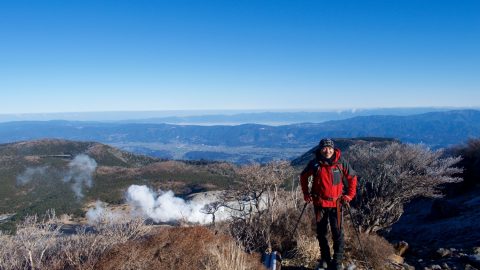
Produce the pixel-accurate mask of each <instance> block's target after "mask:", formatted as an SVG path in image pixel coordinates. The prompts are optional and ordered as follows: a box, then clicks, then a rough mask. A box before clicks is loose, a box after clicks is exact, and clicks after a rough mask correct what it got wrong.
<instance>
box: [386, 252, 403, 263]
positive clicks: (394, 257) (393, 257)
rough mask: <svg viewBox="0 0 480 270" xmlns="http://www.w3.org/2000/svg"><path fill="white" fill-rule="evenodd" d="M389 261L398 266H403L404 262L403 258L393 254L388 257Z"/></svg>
mask: <svg viewBox="0 0 480 270" xmlns="http://www.w3.org/2000/svg"><path fill="white" fill-rule="evenodd" d="M388 260H389V261H391V262H393V263H396V264H403V262H404V259H403V257H402V256H399V255H396V254H391V255H390V256H388Z"/></svg>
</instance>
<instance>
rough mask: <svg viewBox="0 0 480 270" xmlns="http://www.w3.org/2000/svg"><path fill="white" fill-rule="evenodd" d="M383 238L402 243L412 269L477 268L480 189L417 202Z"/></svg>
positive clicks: (479, 232) (479, 241) (408, 207)
mask: <svg viewBox="0 0 480 270" xmlns="http://www.w3.org/2000/svg"><path fill="white" fill-rule="evenodd" d="M386 237H387V238H388V239H389V240H390V241H392V242H399V241H405V242H406V243H408V245H409V247H408V248H407V249H406V251H405V254H404V256H405V259H406V262H407V263H408V264H410V265H412V266H414V267H415V269H480V187H475V188H471V189H469V191H468V192H465V193H462V194H459V195H455V196H450V197H447V198H441V199H435V200H431V199H425V198H423V199H417V200H415V201H413V202H412V203H410V204H409V205H407V207H406V208H405V213H404V215H403V216H402V218H401V219H400V220H399V221H398V222H397V223H396V224H395V225H394V226H393V227H392V229H391V231H390V232H389V233H388V234H387V235H386Z"/></svg>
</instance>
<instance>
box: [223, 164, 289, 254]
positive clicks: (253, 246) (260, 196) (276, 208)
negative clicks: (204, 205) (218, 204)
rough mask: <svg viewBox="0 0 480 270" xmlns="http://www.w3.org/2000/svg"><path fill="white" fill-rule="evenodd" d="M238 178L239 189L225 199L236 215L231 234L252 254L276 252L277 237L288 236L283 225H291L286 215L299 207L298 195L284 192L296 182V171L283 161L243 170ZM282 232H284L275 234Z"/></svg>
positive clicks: (240, 168)
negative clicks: (286, 185)
mask: <svg viewBox="0 0 480 270" xmlns="http://www.w3.org/2000/svg"><path fill="white" fill-rule="evenodd" d="M237 175H239V176H240V177H241V180H240V182H239V183H238V186H239V187H238V188H237V189H235V190H230V191H229V192H228V193H226V194H225V198H224V199H223V201H224V203H223V206H224V207H227V208H230V209H231V210H232V211H233V215H232V219H233V220H232V222H231V223H230V234H231V235H232V236H233V237H234V238H235V239H237V241H239V243H241V244H242V245H243V246H244V247H245V248H246V249H247V250H248V251H253V250H257V251H264V250H265V249H267V248H269V249H272V246H273V244H274V242H277V243H278V241H275V239H274V238H275V235H281V234H283V235H285V226H284V224H280V223H287V222H288V218H289V215H288V214H287V215H285V213H286V211H287V210H288V209H293V208H294V207H295V206H296V205H297V198H298V196H297V195H295V194H296V192H288V191H286V190H285V189H284V188H283V186H284V185H285V183H287V181H290V180H291V179H293V177H294V170H293V168H292V167H291V166H290V164H289V163H288V162H286V161H279V162H271V163H268V164H266V165H259V164H253V165H246V166H241V167H239V168H238V169H237ZM232 201H235V202H236V203H235V204H231V203H230V202H232ZM280 217H283V218H282V219H281V220H280ZM279 228H280V229H282V230H283V232H281V233H278V231H274V230H278V229H279Z"/></svg>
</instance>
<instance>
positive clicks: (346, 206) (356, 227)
mask: <svg viewBox="0 0 480 270" xmlns="http://www.w3.org/2000/svg"><path fill="white" fill-rule="evenodd" d="M345 208H347V209H348V213H350V219H351V220H352V226H353V227H354V229H355V232H356V233H357V239H358V244H359V245H360V250H361V251H362V255H363V259H364V260H365V263H366V264H367V269H373V268H370V264H369V263H368V260H367V256H366V255H365V249H364V248H363V246H362V241H360V229H358V226H357V224H355V221H354V219H353V215H352V210H351V209H350V205H349V204H348V203H346V204H345Z"/></svg>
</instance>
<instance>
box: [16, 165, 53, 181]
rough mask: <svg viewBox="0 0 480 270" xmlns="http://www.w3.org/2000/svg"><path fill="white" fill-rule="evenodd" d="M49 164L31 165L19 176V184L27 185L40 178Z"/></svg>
mask: <svg viewBox="0 0 480 270" xmlns="http://www.w3.org/2000/svg"><path fill="white" fill-rule="evenodd" d="M47 169H48V166H41V167H33V168H31V167H29V168H27V169H26V170H25V171H24V172H23V173H21V174H20V175H18V176H17V185H26V184H28V183H30V182H32V181H35V180H40V179H41V178H42V176H43V175H44V174H45V172H46V171H47Z"/></svg>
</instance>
